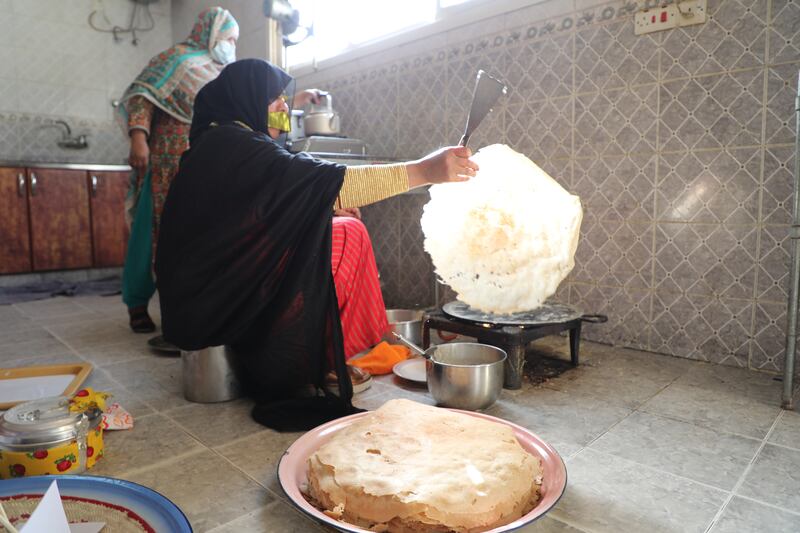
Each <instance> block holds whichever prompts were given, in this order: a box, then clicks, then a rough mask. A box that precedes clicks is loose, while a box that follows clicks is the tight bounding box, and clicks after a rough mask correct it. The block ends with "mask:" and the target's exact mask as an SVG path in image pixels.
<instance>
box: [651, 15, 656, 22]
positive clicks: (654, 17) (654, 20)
mask: <svg viewBox="0 0 800 533" xmlns="http://www.w3.org/2000/svg"><path fill="white" fill-rule="evenodd" d="M652 22H653V24H655V23H656V16H655V15H653V18H652Z"/></svg>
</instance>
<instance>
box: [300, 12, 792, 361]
mask: <svg viewBox="0 0 800 533" xmlns="http://www.w3.org/2000/svg"><path fill="white" fill-rule="evenodd" d="M650 3H651V4H655V3H656V2H650ZM644 4H645V0H639V2H638V5H637V2H634V1H626V2H615V3H610V4H609V3H606V4H598V2H594V1H592V0H575V1H574V2H569V1H563V0H553V1H550V2H547V3H544V4H540V5H537V6H533V7H530V8H527V9H523V10H520V11H517V12H514V13H510V14H506V15H502V16H496V17H493V18H490V19H487V20H485V21H482V22H480V23H478V24H475V25H473V26H471V27H467V28H458V29H455V30H453V31H450V32H448V33H447V34H445V35H438V36H436V37H430V38H426V39H424V40H421V41H419V42H417V43H414V44H412V45H409V46H406V47H398V48H396V49H393V50H391V51H387V52H385V53H379V54H375V55H373V56H369V57H366V58H361V59H358V60H355V61H353V62H351V63H348V64H343V65H337V66H336V68H333V69H328V70H322V71H319V72H316V73H314V74H313V75H309V76H304V77H302V78H301V79H300V84H301V85H302V86H306V87H308V86H321V87H323V88H327V89H329V90H331V91H333V93H334V95H335V101H336V102H337V107H338V108H339V111H340V112H341V113H342V116H343V127H344V131H345V133H347V134H348V135H351V136H355V137H360V138H363V139H365V140H366V141H367V142H368V143H369V144H370V147H371V151H372V152H373V153H375V154H380V155H390V156H396V157H401V158H413V157H418V156H420V155H422V154H424V153H426V152H428V151H430V150H432V149H434V148H436V147H438V146H442V145H446V144H454V143H455V142H457V141H458V138H459V136H460V133H461V130H462V128H463V123H464V121H465V117H466V107H467V105H468V102H469V96H470V93H471V89H472V84H473V80H474V76H475V72H476V71H477V69H478V68H483V69H485V70H488V71H490V72H493V73H496V74H498V75H500V76H502V77H503V78H505V79H506V80H507V81H508V82H509V84H510V85H511V87H512V88H513V92H512V94H511V95H510V97H509V98H508V101H507V103H506V105H505V107H504V108H503V109H501V110H500V111H499V112H496V113H495V114H494V115H493V117H491V119H490V120H489V122H488V123H484V124H482V125H481V127H480V128H479V130H478V133H477V135H476V136H475V137H473V141H472V143H473V146H482V145H485V144H489V143H493V142H503V143H507V144H509V145H511V146H512V147H514V148H515V149H517V150H520V151H522V152H524V153H526V154H527V155H528V156H530V157H531V158H532V159H534V160H535V161H537V162H538V163H539V164H540V165H541V166H542V167H543V168H544V169H545V170H547V171H548V172H550V173H551V175H552V176H553V177H554V178H556V179H557V180H558V181H559V182H560V183H562V184H563V185H564V186H565V187H566V188H567V189H569V190H571V191H573V192H574V193H576V194H578V195H580V197H581V198H582V201H583V204H584V208H585V211H586V213H585V218H584V222H583V227H582V236H581V237H582V238H581V243H580V246H579V249H578V252H577V257H576V263H577V265H576V267H575V270H574V271H573V273H572V274H571V275H570V277H569V279H568V280H567V282H565V283H564V284H563V285H562V287H561V289H560V290H559V294H558V295H557V297H558V298H560V299H561V300H562V301H563V300H568V301H569V302H570V303H571V304H574V305H576V306H579V307H580V308H582V309H584V310H585V311H587V312H592V313H605V314H607V315H609V322H608V323H607V324H604V325H601V326H593V327H589V328H587V330H588V331H587V332H586V336H587V337H588V338H591V339H595V340H599V341H603V342H609V343H614V344H617V345H623V346H630V347H634V348H640V349H645V350H651V351H656V352H663V353H668V354H673V355H678V356H682V357H690V358H695V359H702V360H708V361H713V362H719V363H723V364H728V365H735V366H749V367H751V368H754V369H762V370H767V371H777V370H780V369H781V367H782V364H783V345H784V327H785V309H786V295H787V285H788V263H789V256H788V242H787V239H786V236H787V234H788V224H789V222H790V209H791V190H792V189H791V175H792V169H793V165H794V158H793V146H792V143H793V142H794V131H793V128H794V115H793V99H794V94H795V91H796V84H797V74H798V70H800V25H798V21H800V3H798V2H797V1H791V0H709V2H708V5H709V13H710V19H709V21H708V22H707V23H706V24H704V25H702V26H692V27H687V28H681V29H675V30H670V31H666V32H660V33H654V34H650V35H647V36H640V37H637V36H634V35H633V20H632V18H633V13H634V12H635V11H636V10H637V9H638V8H639V7H643V6H644ZM424 202H425V196H403V197H400V198H396V199H392V200H388V201H386V202H384V203H383V204H382V205H378V206H373V207H370V208H367V209H365V219H366V221H367V224H368V226H369V227H370V229H371V232H372V235H373V240H374V243H375V247H376V253H377V258H378V262H379V266H380V267H381V272H382V275H383V277H384V280H385V289H386V299H387V303H388V304H389V305H390V306H394V305H411V304H417V305H426V304H427V305H430V304H433V303H434V299H435V297H434V290H433V288H432V285H433V283H434V282H433V273H432V269H431V266H430V262H429V260H428V259H427V257H426V256H425V254H424V252H423V251H422V235H421V231H420V229H419V214H420V212H421V208H422V205H424ZM397 243H399V244H401V246H398V245H397ZM438 292H439V294H440V298H439V299H440V300H447V299H448V298H449V297H451V295H450V294H449V293H448V291H446V290H439V291H438Z"/></svg>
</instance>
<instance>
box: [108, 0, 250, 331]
mask: <svg viewBox="0 0 800 533" xmlns="http://www.w3.org/2000/svg"><path fill="white" fill-rule="evenodd" d="M238 37H239V25H238V24H237V23H236V20H235V19H234V18H233V16H232V15H231V14H230V12H228V11H227V10H225V9H223V8H221V7H212V8H209V9H206V10H204V11H202V12H201V13H200V15H199V17H198V19H197V22H195V25H194V27H193V28H192V33H191V34H190V35H189V37H188V38H187V39H186V40H185V41H183V42H182V43H178V44H176V45H175V46H173V47H172V48H170V49H168V50H166V51H164V52H162V53H160V54H158V55H157V56H155V57H154V58H152V59H151V60H150V63H149V64H148V65H147V67H145V69H144V70H143V71H142V72H141V74H139V76H138V77H137V78H136V80H134V82H133V83H132V84H131V85H130V86H129V87H128V89H127V90H126V91H125V94H124V95H123V96H122V99H121V101H120V106H119V108H118V109H119V117H118V118H119V120H120V122H121V124H122V127H123V128H124V129H125V131H126V132H127V133H128V135H129V136H130V142H131V148H130V157H129V162H130V165H131V166H132V167H133V169H134V170H133V173H132V174H131V190H130V192H129V194H128V201H127V207H128V209H127V213H126V215H128V216H129V217H132V219H133V223H132V225H131V235H130V239H129V241H128V252H127V256H126V258H125V269H124V272H123V277H122V300H123V301H124V302H125V304H126V305H127V306H128V315H129V317H130V327H131V329H132V330H133V331H135V332H137V333H149V332H152V331H155V328H156V326H155V324H154V323H153V320H152V319H151V318H150V315H149V314H148V313H147V304H148V302H149V301H150V298H151V297H152V296H153V294H154V293H155V290H156V286H155V283H154V280H153V274H152V268H153V264H152V263H153V259H152V258H153V255H154V248H155V243H156V242H157V240H158V229H159V223H160V220H161V211H162V209H163V207H164V200H165V198H166V196H167V191H168V190H169V186H170V182H171V181H172V178H173V177H174V176H175V174H176V173H177V172H178V163H179V161H180V157H181V154H182V153H183V152H184V151H185V150H186V149H187V148H188V147H189V128H190V126H191V122H192V107H193V105H194V99H195V96H197V93H198V92H199V91H200V89H202V88H203V86H204V85H205V84H207V83H208V82H210V81H211V80H213V79H214V78H216V77H217V76H218V75H219V73H220V72H221V71H222V69H223V67H224V66H225V65H226V64H228V63H231V62H233V61H235V60H236V40H237V39H238Z"/></svg>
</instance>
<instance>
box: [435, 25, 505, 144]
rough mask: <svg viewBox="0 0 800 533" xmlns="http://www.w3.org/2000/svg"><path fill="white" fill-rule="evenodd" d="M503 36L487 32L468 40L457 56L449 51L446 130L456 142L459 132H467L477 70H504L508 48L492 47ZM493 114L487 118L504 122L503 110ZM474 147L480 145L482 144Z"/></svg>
mask: <svg viewBox="0 0 800 533" xmlns="http://www.w3.org/2000/svg"><path fill="white" fill-rule="evenodd" d="M500 35H504V34H496V35H488V36H485V37H482V38H478V39H474V40H472V41H469V42H467V43H465V44H464V45H462V47H461V48H460V49H459V50H461V51H460V52H459V54H458V55H451V52H448V59H447V81H446V98H447V108H446V109H447V129H446V132H447V136H448V138H450V136H451V135H453V136H454V138H455V141H454V143H457V142H458V139H459V138H460V137H461V135H460V134H461V133H463V132H464V125H465V124H466V122H467V115H468V113H469V106H470V102H471V101H472V92H473V90H474V89H475V79H476V75H477V73H478V70H480V69H483V70H485V71H486V72H487V73H489V74H492V75H495V76H500V77H502V75H501V74H502V73H503V72H505V59H506V55H505V50H504V49H502V48H499V47H492V43H493V41H494V39H495V38H496V37H498V36H500ZM466 51H469V53H466ZM493 115H494V116H490V117H489V118H488V120H490V121H493V122H495V123H496V122H497V121H502V119H503V113H493ZM487 129H488V128H487V126H486V125H484V124H482V125H481V127H480V128H479V132H480V133H481V134H484V133H485V132H486V130H487ZM450 132H453V133H450ZM455 132H458V133H459V135H457V136H455V135H454V134H455ZM501 138H502V137H501ZM474 146H480V144H476V145H474Z"/></svg>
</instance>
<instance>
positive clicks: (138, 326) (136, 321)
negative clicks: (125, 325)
mask: <svg viewBox="0 0 800 533" xmlns="http://www.w3.org/2000/svg"><path fill="white" fill-rule="evenodd" d="M128 317H129V318H130V326H131V329H132V330H133V332H134V333H152V332H154V331H155V330H156V325H155V323H154V322H153V319H151V318H150V315H149V314H147V306H146V305H140V306H138V307H129V308H128Z"/></svg>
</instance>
